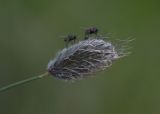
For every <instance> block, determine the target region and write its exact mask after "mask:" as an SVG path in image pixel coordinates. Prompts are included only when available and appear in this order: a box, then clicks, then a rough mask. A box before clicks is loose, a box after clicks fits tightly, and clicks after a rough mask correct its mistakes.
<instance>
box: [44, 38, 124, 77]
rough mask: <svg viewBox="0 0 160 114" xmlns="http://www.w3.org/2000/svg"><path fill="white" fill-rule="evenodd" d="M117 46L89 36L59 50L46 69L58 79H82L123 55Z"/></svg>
mask: <svg viewBox="0 0 160 114" xmlns="http://www.w3.org/2000/svg"><path fill="white" fill-rule="evenodd" d="M118 48H121V47H120V46H115V45H113V44H112V43H111V42H109V41H104V40H103V39H97V38H89V39H88V40H83V41H80V42H79V43H77V44H74V45H72V46H70V47H68V48H64V49H63V50H62V51H60V52H59V53H58V54H57V55H56V57H55V58H54V59H53V60H51V61H50V62H49V63H48V68H47V70H48V72H49V73H50V74H51V75H53V76H55V77H56V78H58V79H64V80H73V79H82V78H84V77H87V76H90V75H91V74H93V73H95V72H97V71H100V70H104V69H106V68H108V67H110V66H111V65H112V62H113V61H114V60H116V59H119V58H121V57H123V56H125V55H126V53H124V50H122V49H123V48H121V49H118Z"/></svg>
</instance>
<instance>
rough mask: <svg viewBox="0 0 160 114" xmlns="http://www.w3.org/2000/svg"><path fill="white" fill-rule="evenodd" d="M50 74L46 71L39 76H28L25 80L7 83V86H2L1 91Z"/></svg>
mask: <svg viewBox="0 0 160 114" xmlns="http://www.w3.org/2000/svg"><path fill="white" fill-rule="evenodd" d="M48 75H49V73H48V72H46V73H44V74H41V75H38V76H34V77H30V78H27V79H24V80H21V81H18V82H15V83H12V84H9V85H6V86H4V87H1V88H0V92H2V91H6V90H8V89H11V88H13V87H16V86H19V85H23V84H26V83H28V82H31V81H33V80H37V79H41V78H43V77H45V76H48Z"/></svg>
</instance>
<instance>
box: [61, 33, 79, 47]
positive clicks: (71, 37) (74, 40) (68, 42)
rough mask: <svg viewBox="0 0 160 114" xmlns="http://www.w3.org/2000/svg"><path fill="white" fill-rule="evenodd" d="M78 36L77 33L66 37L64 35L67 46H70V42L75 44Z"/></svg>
mask: <svg viewBox="0 0 160 114" xmlns="http://www.w3.org/2000/svg"><path fill="white" fill-rule="evenodd" d="M76 39H77V36H76V35H75V34H69V35H67V36H66V37H64V42H65V44H66V47H68V45H69V44H74V43H75V42H76Z"/></svg>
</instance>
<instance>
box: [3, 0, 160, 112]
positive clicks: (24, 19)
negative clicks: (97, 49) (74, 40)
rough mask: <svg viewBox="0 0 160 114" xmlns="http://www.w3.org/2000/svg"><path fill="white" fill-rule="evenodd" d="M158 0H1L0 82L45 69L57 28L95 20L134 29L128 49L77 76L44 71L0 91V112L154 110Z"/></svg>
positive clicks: (112, 28)
mask: <svg viewBox="0 0 160 114" xmlns="http://www.w3.org/2000/svg"><path fill="white" fill-rule="evenodd" d="M159 6H160V3H159V1H157V0H1V1H0V73H1V74H0V86H3V85H6V84H9V83H12V82H15V81H18V80H22V79H25V78H27V77H30V76H34V75H38V74H41V73H43V72H45V71H46V65H47V63H48V61H49V60H50V59H51V58H53V57H54V55H55V53H56V52H57V51H59V50H60V49H62V48H64V42H63V39H62V36H64V35H67V34H68V33H75V34H78V36H79V39H81V38H83V36H84V28H85V27H89V26H93V25H95V26H97V27H98V28H99V29H100V34H101V35H103V36H106V35H107V34H108V33H111V35H110V36H111V37H112V38H111V39H126V38H127V37H129V36H133V37H135V38H136V40H135V41H134V42H133V43H132V45H133V47H134V48H133V50H132V54H131V55H130V56H128V57H126V58H123V59H121V60H120V61H117V62H115V63H114V64H113V66H112V68H110V69H109V70H107V71H103V72H100V73H98V74H96V76H95V77H93V78H88V79H85V80H82V81H78V82H76V83H66V82H63V81H60V80H56V79H54V78H53V77H51V76H50V77H48V78H45V79H43V80H38V81H35V82H33V83H29V84H26V85H23V86H20V87H17V88H14V89H11V90H9V91H6V92H4V93H0V114H159V113H160V108H159V106H160V89H159V88H160V83H159V80H160V77H159V76H160V70H159V66H160V62H159V58H160V52H159V49H160V45H159V42H160V33H159V30H160V21H159V20H160V13H159V12H160V7H159Z"/></svg>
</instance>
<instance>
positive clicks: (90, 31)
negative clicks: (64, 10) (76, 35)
mask: <svg viewBox="0 0 160 114" xmlns="http://www.w3.org/2000/svg"><path fill="white" fill-rule="evenodd" d="M98 31H99V30H98V28H97V27H90V28H87V29H86V30H85V38H84V39H85V40H86V39H88V38H89V37H90V35H93V34H94V35H96V36H97V33H98Z"/></svg>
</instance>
